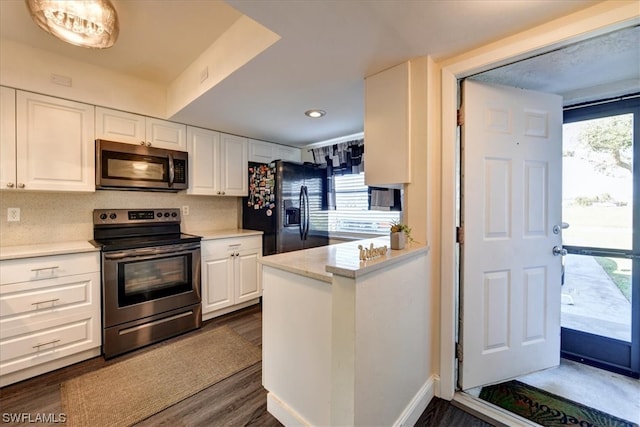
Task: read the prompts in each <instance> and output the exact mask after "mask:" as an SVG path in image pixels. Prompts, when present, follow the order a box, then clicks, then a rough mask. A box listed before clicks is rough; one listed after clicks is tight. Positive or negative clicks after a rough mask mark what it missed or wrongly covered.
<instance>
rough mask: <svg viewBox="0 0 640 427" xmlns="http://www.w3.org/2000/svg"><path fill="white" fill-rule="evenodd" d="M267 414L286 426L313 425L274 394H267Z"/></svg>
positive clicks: (309, 426)
mask: <svg viewBox="0 0 640 427" xmlns="http://www.w3.org/2000/svg"><path fill="white" fill-rule="evenodd" d="M267 412H269V413H270V414H271V415H273V416H274V417H275V418H276V419H277V420H278V421H280V422H281V423H282V424H283V425H285V426H308V427H311V423H310V422H309V421H307V420H305V419H304V417H302V416H301V415H300V414H298V413H297V412H296V411H294V410H293V409H292V408H291V407H289V406H288V405H287V404H286V403H284V402H283V401H282V400H280V399H278V397H277V396H276V395H274V394H273V393H272V392H269V393H267Z"/></svg>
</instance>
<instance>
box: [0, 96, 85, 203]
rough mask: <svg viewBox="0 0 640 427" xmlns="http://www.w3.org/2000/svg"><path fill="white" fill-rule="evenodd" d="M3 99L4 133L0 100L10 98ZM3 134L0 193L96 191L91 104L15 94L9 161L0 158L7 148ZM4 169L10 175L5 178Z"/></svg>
mask: <svg viewBox="0 0 640 427" xmlns="http://www.w3.org/2000/svg"><path fill="white" fill-rule="evenodd" d="M2 96H3V114H2V115H3V119H2V120H3V128H4V124H5V112H4V104H5V101H4V97H5V96H9V97H10V94H9V92H5V91H3V95H2ZM7 105H8V102H7ZM6 115H7V117H9V116H10V113H8V112H7V113H6ZM7 120H10V119H7ZM4 132H5V131H4V130H3V135H2V146H3V151H2V160H1V162H2V165H1V166H2V169H3V172H2V181H3V185H2V188H3V189H18V190H51V191H95V166H94V152H95V149H94V138H93V135H94V107H93V106H92V105H87V104H81V103H79V102H73V101H67V100H63V99H59V98H52V97H49V96H44V95H39V94H35V93H30V92H22V91H16V110H15V155H14V156H13V157H11V156H10V155H9V156H5V148H4V147H5V146H7V147H10V145H11V144H10V139H11V135H10V132H8V131H7V136H5V134H4ZM5 138H6V140H5ZM6 152H7V153H10V149H7V151H6ZM5 167H6V168H7V170H8V171H11V170H13V171H11V172H9V173H7V172H5ZM10 174H14V176H13V178H11V177H10V176H8V175H10ZM5 175H7V176H5Z"/></svg>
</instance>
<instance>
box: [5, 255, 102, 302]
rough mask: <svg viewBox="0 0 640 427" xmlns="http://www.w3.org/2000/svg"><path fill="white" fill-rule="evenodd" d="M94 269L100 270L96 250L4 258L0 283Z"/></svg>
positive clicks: (48, 277) (40, 278) (45, 277)
mask: <svg viewBox="0 0 640 427" xmlns="http://www.w3.org/2000/svg"><path fill="white" fill-rule="evenodd" d="M96 271H100V255H99V254H98V253H96V252H87V253H77V254H69V255H55V256H44V257H34V258H23V259H12V260H5V261H0V285H5V284H9V283H19V282H27V281H30V280H44V279H52V278H56V277H63V276H70V275H74V274H82V273H93V272H96ZM0 292H2V290H0Z"/></svg>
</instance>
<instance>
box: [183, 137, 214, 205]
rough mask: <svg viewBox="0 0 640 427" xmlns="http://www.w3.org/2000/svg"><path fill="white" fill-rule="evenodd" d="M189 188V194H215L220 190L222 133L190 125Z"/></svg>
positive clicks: (188, 140)
mask: <svg viewBox="0 0 640 427" xmlns="http://www.w3.org/2000/svg"><path fill="white" fill-rule="evenodd" d="M187 151H188V152H189V188H188V190H187V194H198V195H208V196H213V195H216V194H219V192H220V173H219V172H220V171H219V167H218V163H219V162H220V133H219V132H215V131H212V130H208V129H200V128H195V127H191V126H189V127H188V128H187Z"/></svg>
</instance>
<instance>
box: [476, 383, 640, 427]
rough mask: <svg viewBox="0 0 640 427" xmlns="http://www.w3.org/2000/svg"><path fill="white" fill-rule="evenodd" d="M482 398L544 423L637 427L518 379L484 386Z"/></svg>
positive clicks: (554, 424) (586, 426) (588, 426)
mask: <svg viewBox="0 0 640 427" xmlns="http://www.w3.org/2000/svg"><path fill="white" fill-rule="evenodd" d="M480 398H481V399H483V400H486V401H487V402H490V403H493V404H494V405H497V406H500V407H501V408H504V409H506V410H508V411H509V412H513V413H515V414H518V415H520V416H521V417H524V418H527V419H529V420H531V421H534V422H536V423H538V424H540V425H543V426H567V425H578V426H581V427H583V426H584V427H638V425H637V424H635V423H632V422H630V421H626V420H623V419H621V418H617V417H614V416H613V415H609V414H607V413H605V412H602V411H599V410H597V409H593V408H590V407H588V406H585V405H582V404H580V403H578V402H574V401H572V400H569V399H565V398H564V397H560V396H556V395H554V394H551V393H549V392H547V391H544V390H541V389H539V388H536V387H533V386H530V385H528V384H525V383H521V382H520V381H516V380H513V381H508V382H505V383H501V384H496V385H491V386H487V387H483V388H482V390H481V391H480Z"/></svg>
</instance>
